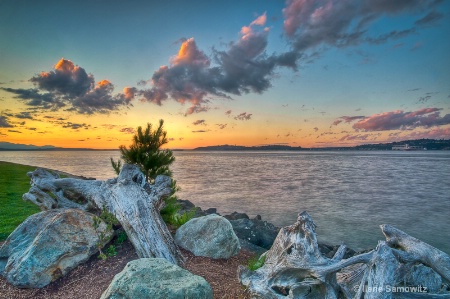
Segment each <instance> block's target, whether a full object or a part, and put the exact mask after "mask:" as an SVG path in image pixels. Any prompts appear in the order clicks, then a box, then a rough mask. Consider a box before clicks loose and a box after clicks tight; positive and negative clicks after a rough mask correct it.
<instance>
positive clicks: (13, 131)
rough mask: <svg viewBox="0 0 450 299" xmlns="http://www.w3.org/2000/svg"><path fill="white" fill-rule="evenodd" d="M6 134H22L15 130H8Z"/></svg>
mask: <svg viewBox="0 0 450 299" xmlns="http://www.w3.org/2000/svg"><path fill="white" fill-rule="evenodd" d="M8 132H10V133H20V134H22V132H20V131H17V130H8Z"/></svg>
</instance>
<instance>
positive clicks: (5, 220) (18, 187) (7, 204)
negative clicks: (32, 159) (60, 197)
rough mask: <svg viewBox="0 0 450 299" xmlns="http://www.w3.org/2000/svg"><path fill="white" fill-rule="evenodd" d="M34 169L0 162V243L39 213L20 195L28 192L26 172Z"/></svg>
mask: <svg viewBox="0 0 450 299" xmlns="http://www.w3.org/2000/svg"><path fill="white" fill-rule="evenodd" d="M35 169H36V167H33V166H25V165H20V164H14V163H8V162H2V161H0V241H3V240H5V239H6V238H7V237H8V236H9V234H10V233H12V231H13V230H14V229H15V228H16V227H17V226H18V225H19V224H21V223H22V222H23V221H24V220H25V219H26V218H27V217H28V216H30V215H32V214H34V213H37V212H40V209H39V208H38V207H37V206H36V205H35V204H33V203H31V202H28V201H24V200H22V195H23V194H24V193H27V192H28V190H30V178H29V177H27V172H28V171H33V170H35Z"/></svg>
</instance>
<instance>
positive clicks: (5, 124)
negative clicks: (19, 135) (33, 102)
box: [0, 115, 14, 128]
mask: <svg viewBox="0 0 450 299" xmlns="http://www.w3.org/2000/svg"><path fill="white" fill-rule="evenodd" d="M12 127H14V126H13V125H11V124H10V123H9V121H8V118H7V117H6V116H3V115H0V128H12Z"/></svg>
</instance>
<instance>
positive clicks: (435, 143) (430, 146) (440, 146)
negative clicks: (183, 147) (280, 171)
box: [194, 139, 450, 151]
mask: <svg viewBox="0 0 450 299" xmlns="http://www.w3.org/2000/svg"><path fill="white" fill-rule="evenodd" d="M403 144H408V145H409V146H420V147H423V148H426V149H427V150H450V140H445V139H441V140H437V139H417V140H404V141H398V142H390V143H376V144H363V145H357V146H345V147H344V146H340V147H320V148H303V147H300V146H298V147H292V146H289V145H278V144H273V145H262V146H241V145H228V144H225V145H213V146H204V147H197V148H194V150H195V151H306V150H308V151H349V150H361V151H374V150H376V151H390V150H392V147H393V146H394V145H403Z"/></svg>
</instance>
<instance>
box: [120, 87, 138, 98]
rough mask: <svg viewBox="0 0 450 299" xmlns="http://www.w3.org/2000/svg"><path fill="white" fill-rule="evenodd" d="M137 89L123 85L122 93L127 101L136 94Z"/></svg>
mask: <svg viewBox="0 0 450 299" xmlns="http://www.w3.org/2000/svg"><path fill="white" fill-rule="evenodd" d="M136 91H137V89H136V88H135V87H124V89H123V94H124V95H125V99H126V100H127V101H131V100H132V99H134V97H135V96H136Z"/></svg>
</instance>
